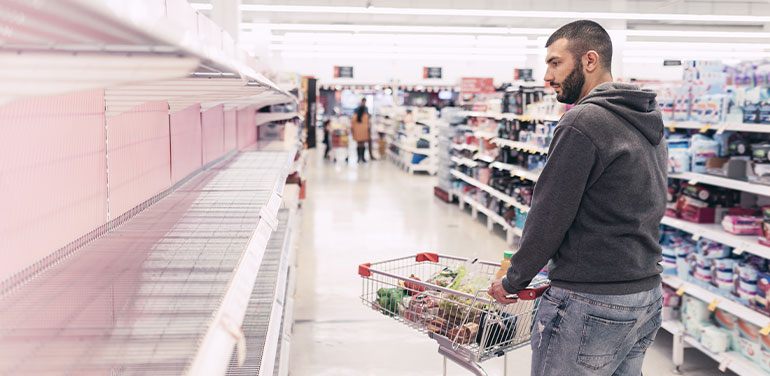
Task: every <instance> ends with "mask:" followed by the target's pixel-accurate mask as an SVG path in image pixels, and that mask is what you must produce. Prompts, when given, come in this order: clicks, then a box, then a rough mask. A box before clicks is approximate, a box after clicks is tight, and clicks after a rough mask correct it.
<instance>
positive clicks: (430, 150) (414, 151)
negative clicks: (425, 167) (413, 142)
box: [392, 142, 437, 156]
mask: <svg viewBox="0 0 770 376" xmlns="http://www.w3.org/2000/svg"><path fill="white" fill-rule="evenodd" d="M392 145H393V146H395V147H397V148H399V149H401V150H403V151H405V152H409V153H412V154H422V155H427V156H432V155H434V154H436V153H437V149H436V148H435V147H431V148H428V149H418V148H413V147H410V146H406V145H402V144H401V143H400V142H393V143H392ZM423 150H425V151H423Z"/></svg>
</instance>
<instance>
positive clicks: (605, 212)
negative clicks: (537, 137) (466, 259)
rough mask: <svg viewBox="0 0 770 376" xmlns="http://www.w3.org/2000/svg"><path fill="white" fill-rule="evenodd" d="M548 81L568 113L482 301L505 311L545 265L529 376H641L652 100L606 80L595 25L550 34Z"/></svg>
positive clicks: (656, 277)
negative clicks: (502, 270)
mask: <svg viewBox="0 0 770 376" xmlns="http://www.w3.org/2000/svg"><path fill="white" fill-rule="evenodd" d="M546 47H547V48H548V52H547V57H546V63H547V64H548V68H547V70H546V74H545V80H546V81H547V82H549V83H550V84H551V86H552V87H553V88H554V89H555V90H556V93H557V99H558V100H559V101H560V102H563V103H569V104H573V103H574V104H576V106H575V107H574V108H573V109H571V110H569V111H568V112H567V113H566V114H564V116H563V117H562V118H561V120H560V121H559V125H558V127H557V128H556V132H555V133H554V137H553V141H552V143H551V146H550V149H549V151H548V161H547V163H546V166H545V169H544V170H543V172H542V174H541V175H540V178H539V179H538V182H537V186H536V187H535V191H534V196H533V200H532V206H531V209H530V211H529V214H528V216H527V225H526V226H525V227H524V233H523V235H522V239H521V243H520V247H519V250H518V252H516V253H514V255H513V257H511V267H510V268H509V269H508V272H507V274H506V276H505V277H503V278H502V279H500V280H497V281H495V282H493V284H492V286H491V287H490V290H489V293H490V295H492V296H493V297H494V298H495V299H496V300H498V301H500V302H502V303H511V302H513V301H515V299H509V298H507V295H508V294H513V293H516V292H517V291H519V290H521V289H523V288H525V287H526V286H527V285H528V284H529V282H530V281H531V280H532V278H533V277H534V276H535V275H537V273H538V272H539V271H540V270H541V269H542V268H543V267H544V266H545V265H546V263H548V262H549V260H550V264H549V265H548V275H549V278H550V279H551V288H550V289H548V291H546V293H545V295H544V297H543V300H542V301H541V303H540V305H539V308H538V312H537V315H536V317H535V323H534V329H533V334H532V375H608V376H609V375H640V374H641V369H642V361H643V359H644V355H645V352H646V350H647V347H648V346H650V344H652V342H653V340H654V339H655V335H656V333H657V331H658V329H659V328H660V325H661V308H662V297H661V295H662V291H661V278H660V273H661V271H662V270H661V267H660V266H658V261H659V260H660V259H661V249H660V246H659V245H658V237H659V227H658V226H659V224H660V220H661V219H662V217H663V215H664V213H665V205H664V203H665V197H666V161H667V154H666V144H665V143H664V142H661V141H662V139H663V122H662V120H661V114H660V110H659V109H658V106H657V102H656V100H655V93H654V92H652V91H649V90H642V89H640V88H639V87H637V86H634V85H630V84H623V83H613V82H612V74H611V72H610V66H611V61H612V42H611V40H610V36H609V35H608V34H607V32H606V31H605V30H604V29H603V28H602V27H601V26H600V25H599V24H597V23H595V22H593V21H575V22H572V23H569V24H567V25H564V26H562V27H561V28H560V29H558V30H557V31H556V32H554V33H553V34H552V35H551V37H550V38H549V39H548V42H547V43H546Z"/></svg>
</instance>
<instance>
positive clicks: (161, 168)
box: [107, 101, 171, 218]
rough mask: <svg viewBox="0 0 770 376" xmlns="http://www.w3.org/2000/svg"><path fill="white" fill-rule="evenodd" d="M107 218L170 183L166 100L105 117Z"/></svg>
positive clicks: (163, 188) (165, 187)
mask: <svg viewBox="0 0 770 376" xmlns="http://www.w3.org/2000/svg"><path fill="white" fill-rule="evenodd" d="M107 133H108V135H107V136H108V138H109V140H110V142H109V149H108V150H107V153H108V157H109V166H108V167H109V197H110V203H109V206H110V218H116V217H118V216H119V215H121V214H123V213H125V212H126V211H128V210H129V209H131V208H133V207H134V206H136V205H138V204H139V203H141V202H143V201H144V200H146V199H148V198H150V197H152V196H153V195H156V194H158V193H160V192H161V191H163V190H165V189H167V188H169V187H170V186H171V157H170V154H171V151H170V146H169V144H170V140H169V115H168V103H167V102H165V101H158V102H148V103H145V104H143V105H140V106H137V107H136V108H134V109H132V110H130V111H128V112H125V113H123V114H120V115H118V116H114V117H110V118H108V119H107Z"/></svg>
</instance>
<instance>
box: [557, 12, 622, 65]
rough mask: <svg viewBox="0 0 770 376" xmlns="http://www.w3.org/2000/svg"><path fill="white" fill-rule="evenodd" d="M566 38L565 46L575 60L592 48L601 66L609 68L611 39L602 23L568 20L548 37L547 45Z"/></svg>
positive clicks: (610, 62)
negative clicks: (568, 21)
mask: <svg viewBox="0 0 770 376" xmlns="http://www.w3.org/2000/svg"><path fill="white" fill-rule="evenodd" d="M561 38H564V39H566V40H567V42H568V44H567V48H568V49H569V51H570V52H571V53H572V56H573V57H575V60H576V62H579V61H580V58H581V57H582V56H583V55H585V54H586V53H587V52H588V51H590V50H594V51H596V53H597V54H598V55H599V61H600V63H601V67H602V68H605V69H607V70H610V67H611V66H612V39H610V35H609V34H608V33H607V30H604V28H603V27H602V25H599V24H598V23H596V22H594V21H589V20H580V21H574V22H570V23H568V24H566V25H564V26H562V27H560V28H559V30H556V31H554V32H553V34H551V36H550V37H549V38H548V42H546V43H545V46H546V47H548V46H550V45H551V44H553V43H554V42H556V41H557V40H559V39H561Z"/></svg>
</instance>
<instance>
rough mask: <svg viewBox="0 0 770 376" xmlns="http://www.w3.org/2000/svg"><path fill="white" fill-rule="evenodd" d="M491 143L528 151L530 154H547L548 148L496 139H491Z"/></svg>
mask: <svg viewBox="0 0 770 376" xmlns="http://www.w3.org/2000/svg"><path fill="white" fill-rule="evenodd" d="M492 143H495V144H497V145H500V146H507V147H510V148H514V149H517V150H524V151H529V152H532V153H538V154H548V148H544V147H542V146H539V145H535V144H528V143H525V142H519V141H511V140H506V139H504V138H499V137H496V138H493V139H492Z"/></svg>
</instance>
